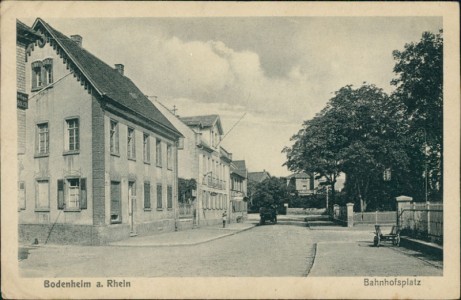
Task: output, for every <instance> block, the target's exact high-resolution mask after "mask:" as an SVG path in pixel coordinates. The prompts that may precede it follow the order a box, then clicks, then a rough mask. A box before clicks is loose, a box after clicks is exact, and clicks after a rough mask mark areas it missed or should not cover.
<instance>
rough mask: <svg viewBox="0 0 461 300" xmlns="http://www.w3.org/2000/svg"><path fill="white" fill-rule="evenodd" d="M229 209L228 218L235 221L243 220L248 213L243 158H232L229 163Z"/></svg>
mask: <svg viewBox="0 0 461 300" xmlns="http://www.w3.org/2000/svg"><path fill="white" fill-rule="evenodd" d="M230 179H231V188H230V191H231V210H230V212H229V214H230V220H231V221H233V222H235V221H238V220H245V219H246V218H247V214H248V205H247V203H248V197H247V195H248V191H247V189H248V187H247V184H248V170H247V168H246V164H245V161H244V160H234V161H232V163H231V173H230Z"/></svg>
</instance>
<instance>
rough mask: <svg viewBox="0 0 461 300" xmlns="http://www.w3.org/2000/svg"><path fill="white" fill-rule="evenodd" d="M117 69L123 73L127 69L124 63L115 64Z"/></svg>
mask: <svg viewBox="0 0 461 300" xmlns="http://www.w3.org/2000/svg"><path fill="white" fill-rule="evenodd" d="M115 70H117V71H118V72H119V73H120V74H121V75H123V72H124V71H125V66H124V65H122V64H115Z"/></svg>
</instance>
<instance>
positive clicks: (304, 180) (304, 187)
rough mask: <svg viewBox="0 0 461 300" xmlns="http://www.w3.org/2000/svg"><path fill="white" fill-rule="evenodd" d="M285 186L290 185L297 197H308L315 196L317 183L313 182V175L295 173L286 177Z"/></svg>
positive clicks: (316, 181)
mask: <svg viewBox="0 0 461 300" xmlns="http://www.w3.org/2000/svg"><path fill="white" fill-rule="evenodd" d="M286 179H287V185H292V186H293V187H294V188H295V189H296V191H297V192H298V195H299V196H309V195H313V194H315V192H316V190H317V188H318V185H319V182H318V180H315V178H314V175H313V174H307V173H304V172H300V173H295V174H291V175H289V176H287V178H286Z"/></svg>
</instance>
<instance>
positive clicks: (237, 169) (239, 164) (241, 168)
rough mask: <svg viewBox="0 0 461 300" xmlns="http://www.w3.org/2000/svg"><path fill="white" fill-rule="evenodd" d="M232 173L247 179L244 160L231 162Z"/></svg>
mask: <svg viewBox="0 0 461 300" xmlns="http://www.w3.org/2000/svg"><path fill="white" fill-rule="evenodd" d="M231 169H232V172H233V173H235V174H237V175H240V176H241V177H243V178H246V177H247V168H246V164H245V161H244V160H233V161H232V165H231Z"/></svg>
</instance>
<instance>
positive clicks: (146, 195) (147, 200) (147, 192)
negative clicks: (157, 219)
mask: <svg viewBox="0 0 461 300" xmlns="http://www.w3.org/2000/svg"><path fill="white" fill-rule="evenodd" d="M144 208H150V183H149V182H145V183H144Z"/></svg>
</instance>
